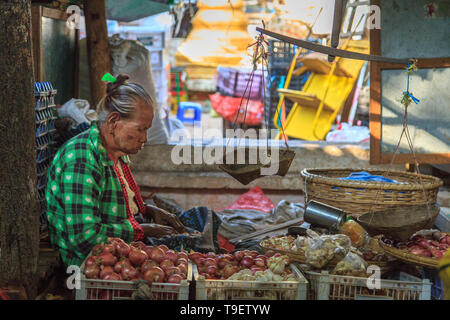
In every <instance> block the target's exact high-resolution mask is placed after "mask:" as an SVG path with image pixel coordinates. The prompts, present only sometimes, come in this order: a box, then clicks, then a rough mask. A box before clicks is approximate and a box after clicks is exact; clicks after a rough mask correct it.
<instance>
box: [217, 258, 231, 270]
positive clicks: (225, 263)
mask: <svg viewBox="0 0 450 320" xmlns="http://www.w3.org/2000/svg"><path fill="white" fill-rule="evenodd" d="M227 264H230V261H228V260H219V262H218V263H217V266H218V267H219V268H222V269H223V268H224V267H225V266H226V265H227Z"/></svg>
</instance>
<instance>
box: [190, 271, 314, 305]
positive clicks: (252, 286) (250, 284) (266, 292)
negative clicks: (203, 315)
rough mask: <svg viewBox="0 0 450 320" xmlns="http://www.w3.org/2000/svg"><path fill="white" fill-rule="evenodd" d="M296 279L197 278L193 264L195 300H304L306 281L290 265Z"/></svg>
mask: <svg viewBox="0 0 450 320" xmlns="http://www.w3.org/2000/svg"><path fill="white" fill-rule="evenodd" d="M290 267H291V270H292V272H293V273H294V274H295V275H296V277H297V279H298V281H270V282H258V281H239V280H203V279H201V280H200V279H199V273H198V271H197V266H195V265H193V271H194V279H195V297H196V300H306V297H307V296H306V294H307V290H308V281H307V280H306V278H305V277H304V276H303V274H302V273H301V272H300V271H299V270H298V269H297V267H296V266H294V265H292V264H291V265H290Z"/></svg>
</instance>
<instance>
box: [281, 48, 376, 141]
mask: <svg viewBox="0 0 450 320" xmlns="http://www.w3.org/2000/svg"><path fill="white" fill-rule="evenodd" d="M346 50H349V51H355V52H360V53H369V41H365V40H364V41H356V40H350V41H349V42H348V46H347V48H346ZM336 63H338V64H339V65H340V67H341V68H343V69H345V70H346V71H347V72H348V73H349V74H350V75H351V77H338V76H336V75H334V70H335V68H336V65H335V64H334V65H333V67H332V68H331V70H330V73H329V74H327V75H326V74H325V75H324V74H317V73H312V74H311V76H310V77H309V79H308V81H307V82H306V84H305V86H304V87H303V90H302V91H296V90H290V89H283V88H279V89H278V92H279V94H280V96H281V95H283V96H284V97H285V98H287V99H289V100H291V101H292V102H294V105H293V106H292V109H291V111H290V112H289V115H288V117H287V119H286V122H285V124H284V126H283V128H284V134H286V135H287V136H288V137H293V138H297V139H302V140H323V139H325V136H326V134H327V133H328V131H329V130H330V128H331V125H332V124H333V122H334V121H335V119H336V117H337V115H338V113H339V112H340V111H341V109H342V107H343V106H344V104H345V101H346V100H347V98H348V96H349V95H350V93H351V91H352V89H353V87H354V85H355V82H356V81H357V80H358V76H359V73H360V71H361V68H362V67H363V65H364V63H365V61H363V60H354V59H345V58H340V57H336ZM289 71H290V73H292V70H289ZM322 102H323V103H322ZM280 107H281V106H280V105H278V108H277V111H276V113H275V116H274V119H273V120H274V125H275V126H276V127H277V128H278V129H280V126H279V124H278V117H279V115H280ZM280 137H281V132H280V133H279V134H278V136H277V138H276V139H280Z"/></svg>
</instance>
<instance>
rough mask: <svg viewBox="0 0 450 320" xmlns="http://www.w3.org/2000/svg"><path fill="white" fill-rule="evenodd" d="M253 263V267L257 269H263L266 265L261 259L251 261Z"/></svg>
mask: <svg viewBox="0 0 450 320" xmlns="http://www.w3.org/2000/svg"><path fill="white" fill-rule="evenodd" d="M253 263H254V264H255V266H258V267H265V266H266V263H265V261H264V259H262V258H255V259H254V260H253Z"/></svg>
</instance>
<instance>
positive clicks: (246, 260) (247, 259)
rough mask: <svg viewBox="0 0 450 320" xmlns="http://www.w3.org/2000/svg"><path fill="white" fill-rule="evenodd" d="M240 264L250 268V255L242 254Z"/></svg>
mask: <svg viewBox="0 0 450 320" xmlns="http://www.w3.org/2000/svg"><path fill="white" fill-rule="evenodd" d="M240 265H241V266H243V267H245V268H250V267H251V266H252V265H253V258H252V257H250V256H244V257H243V258H242V260H241V262H240Z"/></svg>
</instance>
